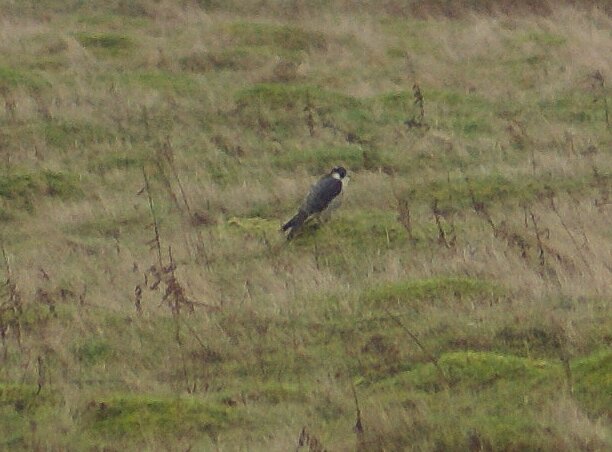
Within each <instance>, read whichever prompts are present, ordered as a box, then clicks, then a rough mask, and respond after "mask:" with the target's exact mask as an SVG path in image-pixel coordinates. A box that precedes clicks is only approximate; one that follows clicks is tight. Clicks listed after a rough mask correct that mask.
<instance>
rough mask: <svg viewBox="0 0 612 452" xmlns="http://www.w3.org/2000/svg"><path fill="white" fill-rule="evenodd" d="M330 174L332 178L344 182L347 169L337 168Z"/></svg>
mask: <svg viewBox="0 0 612 452" xmlns="http://www.w3.org/2000/svg"><path fill="white" fill-rule="evenodd" d="M330 174H331V175H332V177H335V178H336V179H340V180H342V179H344V178H345V177H346V169H345V168H344V167H342V166H335V167H333V168H332V170H331V173H330Z"/></svg>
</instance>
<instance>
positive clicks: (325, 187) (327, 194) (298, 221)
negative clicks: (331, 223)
mask: <svg viewBox="0 0 612 452" xmlns="http://www.w3.org/2000/svg"><path fill="white" fill-rule="evenodd" d="M345 178H346V169H345V168H343V167H342V166H335V167H333V168H332V170H331V171H330V172H329V173H328V174H326V175H325V176H323V177H322V178H321V179H319V180H318V182H317V183H315V184H314V185H313V186H312V187H311V188H310V192H309V193H308V196H306V199H305V200H304V202H303V203H302V205H301V206H300V208H299V210H298V212H297V213H296V214H295V216H293V218H291V219H290V220H289V221H287V222H286V223H285V224H284V225H283V226H282V227H281V230H282V231H283V232H284V231H287V230H288V229H289V230H290V231H289V234H288V235H287V239H288V240H291V239H292V238H293V237H295V235H296V234H297V232H298V231H299V230H300V229H301V227H302V226H303V225H304V223H305V222H306V220H308V219H309V218H310V217H312V216H315V215H317V216H319V215H321V214H324V213H330V211H331V210H333V209H334V208H337V207H338V206H339V203H340V195H341V194H342V188H343V184H346V180H345ZM347 179H348V178H347Z"/></svg>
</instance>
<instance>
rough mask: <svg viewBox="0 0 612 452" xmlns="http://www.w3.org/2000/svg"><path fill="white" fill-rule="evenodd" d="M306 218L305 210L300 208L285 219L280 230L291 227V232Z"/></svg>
mask: <svg viewBox="0 0 612 452" xmlns="http://www.w3.org/2000/svg"><path fill="white" fill-rule="evenodd" d="M307 218H308V214H307V213H306V212H305V211H303V210H300V211H299V212H298V213H296V214H295V216H294V217H293V218H292V219H291V220H289V221H287V222H286V223H285V224H284V225H283V227H282V228H281V230H283V231H286V230H287V229H289V228H291V232H293V231H296V230H297V229H299V228H300V226H302V225H303V224H304V221H306V219H307Z"/></svg>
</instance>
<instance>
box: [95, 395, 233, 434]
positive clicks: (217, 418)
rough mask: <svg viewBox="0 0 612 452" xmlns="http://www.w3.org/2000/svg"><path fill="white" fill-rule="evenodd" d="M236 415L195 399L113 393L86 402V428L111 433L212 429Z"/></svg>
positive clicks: (225, 425) (205, 430) (162, 432)
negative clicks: (112, 394) (87, 415)
mask: <svg viewBox="0 0 612 452" xmlns="http://www.w3.org/2000/svg"><path fill="white" fill-rule="evenodd" d="M236 419H237V416H236V413H235V412H234V410H232V409H231V408H228V407H227V406H224V405H222V404H220V403H215V402H203V401H200V400H197V399H193V398H192V399H187V398H168V397H155V396H144V395H138V396H136V395H115V396H110V397H107V398H99V399H96V400H95V401H92V402H90V404H89V419H88V423H87V428H88V429H90V430H91V431H93V432H96V433H99V434H102V435H105V436H106V435H109V436H112V437H117V436H118V437H124V436H148V435H159V436H168V435H170V436H174V437H180V436H181V435H182V434H185V433H187V432H192V431H197V432H201V433H211V434H212V433H216V432H218V431H220V430H223V429H225V428H228V427H229V426H230V425H231V424H232V423H233V422H235V421H236Z"/></svg>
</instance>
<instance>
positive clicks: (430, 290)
mask: <svg viewBox="0 0 612 452" xmlns="http://www.w3.org/2000/svg"><path fill="white" fill-rule="evenodd" d="M502 294H503V290H502V289H501V288H500V287H498V286H496V285H494V284H492V283H490V282H488V281H483V280H480V279H474V278H466V277H435V278H429V279H417V280H413V281H401V282H396V283H389V284H384V285H381V286H378V287H375V288H373V289H371V290H370V291H368V292H366V293H365V294H364V295H363V296H362V298H363V299H364V300H366V301H368V302H369V303H374V304H389V303H398V304H404V303H409V302H411V301H429V302H432V303H436V302H448V301H449V300H454V301H461V300H464V299H470V300H474V299H486V300H497V299H499V297H500V296H501V295H502Z"/></svg>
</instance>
